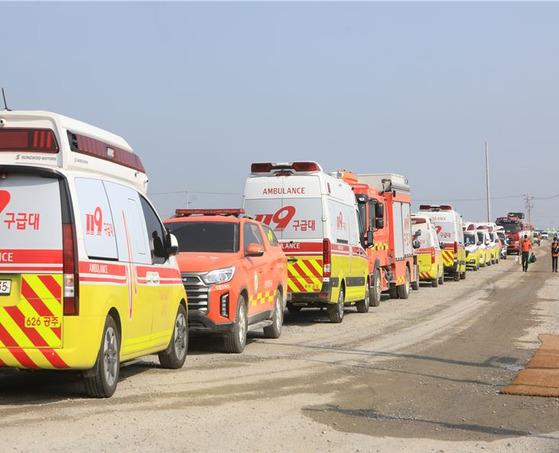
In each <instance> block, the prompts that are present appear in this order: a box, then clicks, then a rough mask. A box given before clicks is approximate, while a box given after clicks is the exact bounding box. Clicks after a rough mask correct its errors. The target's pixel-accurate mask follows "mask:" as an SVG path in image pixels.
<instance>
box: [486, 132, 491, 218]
mask: <svg viewBox="0 0 559 453" xmlns="http://www.w3.org/2000/svg"><path fill="white" fill-rule="evenodd" d="M485 185H486V187H487V221H488V222H491V192H490V190H489V145H488V143H487V140H486V141H485Z"/></svg>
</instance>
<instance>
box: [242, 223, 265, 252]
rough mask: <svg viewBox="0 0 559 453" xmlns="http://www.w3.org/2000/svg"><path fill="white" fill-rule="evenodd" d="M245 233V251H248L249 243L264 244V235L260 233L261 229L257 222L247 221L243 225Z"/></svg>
mask: <svg viewBox="0 0 559 453" xmlns="http://www.w3.org/2000/svg"><path fill="white" fill-rule="evenodd" d="M243 233H244V237H245V238H244V241H245V242H244V247H245V253H247V252H248V246H249V244H260V245H264V241H262V236H261V235H260V231H259V230H258V226H257V225H256V224H255V223H248V222H247V223H245V224H244V225H243Z"/></svg>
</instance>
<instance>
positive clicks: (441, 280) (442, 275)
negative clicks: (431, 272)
mask: <svg viewBox="0 0 559 453" xmlns="http://www.w3.org/2000/svg"><path fill="white" fill-rule="evenodd" d="M439 285H444V272H443V273H442V274H441V276H440V277H439Z"/></svg>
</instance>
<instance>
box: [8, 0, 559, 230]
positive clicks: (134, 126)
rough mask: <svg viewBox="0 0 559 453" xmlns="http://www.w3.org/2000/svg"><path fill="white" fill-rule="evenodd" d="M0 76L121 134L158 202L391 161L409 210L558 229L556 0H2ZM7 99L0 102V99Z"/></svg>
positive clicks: (175, 203)
mask: <svg viewBox="0 0 559 453" xmlns="http://www.w3.org/2000/svg"><path fill="white" fill-rule="evenodd" d="M0 18H1V23H2V26H1V36H2V51H1V54H0V86H2V87H4V89H5V91H6V96H7V102H8V106H9V108H10V109H12V110H48V111H53V112H57V113H60V114H63V115H66V116H70V117H73V118H76V119H79V120H81V121H85V122H87V123H91V124H94V125H96V126H98V127H101V128H104V129H107V130H109V131H111V132H113V133H115V134H117V135H120V136H122V137H124V138H125V139H126V140H127V141H128V143H129V144H130V145H131V146H132V148H133V149H134V150H135V152H136V153H137V154H138V155H139V156H140V158H141V159H142V162H143V164H144V166H145V168H146V171H147V173H148V176H149V178H150V185H149V190H148V196H149V198H150V199H151V200H152V202H153V203H154V205H155V206H156V208H157V210H158V211H159V213H160V215H161V216H162V218H166V217H169V216H171V215H172V214H173V212H174V210H175V209H176V208H185V207H186V206H188V207H190V208H220V207H223V208H230V207H240V205H241V196H242V192H243V188H244V182H245V179H246V177H247V176H248V174H249V172H250V164H251V163H252V162H265V161H270V162H288V161H297V160H299V161H306V160H314V161H317V162H319V163H320V165H321V166H322V168H323V169H324V170H325V171H327V172H333V171H336V170H341V169H345V170H349V171H353V172H354V173H397V174H401V175H404V176H405V177H406V178H408V181H409V184H410V186H411V190H412V200H413V208H414V209H418V207H419V204H426V203H432V204H437V203H444V204H452V205H453V206H454V207H455V209H457V210H458V211H459V212H460V213H461V214H462V215H463V217H464V219H465V220H468V221H487V214H488V213H487V201H486V179H485V176H486V174H485V142H486V141H487V143H488V149H489V175H490V191H491V196H492V200H491V218H492V219H495V218H496V217H498V216H503V215H506V214H507V212H509V211H526V198H527V197H526V196H527V195H530V196H531V197H533V207H532V209H531V216H532V223H534V224H535V226H536V227H538V228H559V184H558V179H559V178H558V175H559V170H558V169H559V155H558V152H557V151H558V149H559V127H557V122H558V120H559V118H558V114H559V89H558V88H559V58H558V56H559V27H558V26H557V23H558V19H559V3H548V2H543V3H532V2H529V3H517V2H513V3H507V2H494V3H482V2H471V3H469V2H460V3H452V2H448V3H445V2H425V3H422V2H410V3H407V2H356V3H349V2H339V3H338V2H324V3H322V2H312V3H305V2H274V3H273V2H242V3H241V2H239V3H237V2H224V3H218V2H208V3H204V2H197V3H193V2H175V3H157V2H153V3H152V2H139V3H134V2H125V3H108V2H100V3H94V2H88V3H72V2H61V3H48V2H39V3H36V2H34V3H21V2H1V1H0ZM0 108H2V107H0Z"/></svg>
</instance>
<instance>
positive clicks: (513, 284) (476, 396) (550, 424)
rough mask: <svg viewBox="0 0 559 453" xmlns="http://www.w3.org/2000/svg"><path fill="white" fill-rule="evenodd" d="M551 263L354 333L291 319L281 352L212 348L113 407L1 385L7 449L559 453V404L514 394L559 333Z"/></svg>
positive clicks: (472, 286) (482, 282)
mask: <svg viewBox="0 0 559 453" xmlns="http://www.w3.org/2000/svg"><path fill="white" fill-rule="evenodd" d="M538 256H539V257H540V259H539V260H538V261H537V262H536V263H535V264H534V265H533V266H531V267H530V270H529V272H528V273H523V272H521V271H520V270H519V268H518V267H517V266H516V265H515V263H514V261H513V260H512V259H509V260H507V261H501V263H500V264H498V265H496V266H491V267H488V268H485V269H482V270H480V271H478V272H468V274H467V279H466V280H463V281H460V282H454V281H451V280H449V279H447V281H446V283H445V284H444V285H443V286H440V287H439V288H431V287H429V286H422V287H421V288H420V290H419V291H414V292H413V293H412V295H411V297H410V299H408V300H384V301H383V302H382V303H381V306H380V307H377V308H372V309H371V311H370V312H369V313H367V314H359V313H357V312H355V310H354V309H348V310H347V311H346V317H345V318H344V321H343V323H341V324H338V325H334V324H329V323H328V321H327V318H328V317H327V315H326V312H320V311H318V310H316V311H302V312H300V313H298V314H296V315H289V314H286V325H285V326H284V332H283V334H282V336H281V338H280V339H278V340H269V339H265V338H263V337H262V336H261V335H259V334H258V333H256V334H254V335H253V336H251V338H250V344H248V345H247V348H246V349H245V352H244V353H243V354H242V355H228V354H223V353H220V352H219V343H218V342H216V341H208V340H207V339H204V340H201V339H197V340H196V341H193V342H192V343H191V348H190V352H189V357H188V359H187V363H186V365H185V367H184V368H183V369H182V370H179V371H168V370H162V369H159V368H158V367H157V360H156V359H155V358H154V357H148V358H146V359H143V360H141V361H138V362H135V363H133V364H131V365H128V366H126V367H124V368H123V369H122V372H121V381H120V383H119V387H118V389H117V392H116V394H115V396H114V397H112V398H111V399H108V400H91V399H87V398H85V397H84V396H83V390H82V387H81V381H80V380H79V379H78V377H77V376H73V375H67V374H59V373H44V372H42V373H29V372H18V371H12V370H8V371H0V408H1V417H0V434H1V436H0V450H1V451H3V452H6V451H46V450H50V451H67V450H68V449H72V450H74V451H109V450H113V451H115V450H116V451H138V450H140V451H148V450H149V451H160V450H165V451H192V452H222V451H232V452H236V451H257V452H261V451H262V452H263V451H267V452H319V451H320V452H327V451H332V452H338V451H343V452H347V451H354V452H359V451H360V452H377V451H379V452H384V451H402V452H416V451H417V452H431V451H433V452H476V451H496V452H501V451H503V452H505V451H506V452H517V451H518V452H523V451H526V452H532V451H539V452H557V451H559V399H557V398H541V397H524V396H511V395H501V394H499V391H500V389H502V388H503V387H504V386H506V385H507V384H508V383H510V381H511V380H512V379H513V377H514V376H515V374H516V371H517V370H519V369H520V368H522V367H523V366H524V365H525V364H526V363H527V362H528V360H529V359H530V357H531V356H532V354H533V353H534V352H535V350H536V349H537V347H538V346H539V342H538V340H537V336H538V334H540V333H559V277H558V276H557V275H559V274H552V273H550V272H549V267H550V264H549V257H548V256H547V244H546V243H545V242H544V243H543V245H542V248H541V250H539V251H538Z"/></svg>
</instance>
